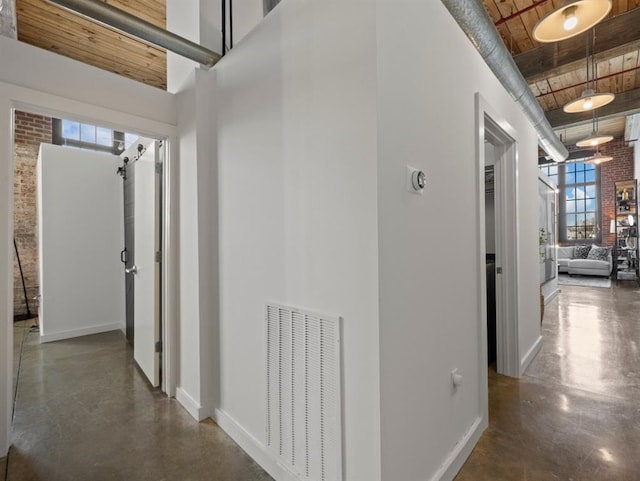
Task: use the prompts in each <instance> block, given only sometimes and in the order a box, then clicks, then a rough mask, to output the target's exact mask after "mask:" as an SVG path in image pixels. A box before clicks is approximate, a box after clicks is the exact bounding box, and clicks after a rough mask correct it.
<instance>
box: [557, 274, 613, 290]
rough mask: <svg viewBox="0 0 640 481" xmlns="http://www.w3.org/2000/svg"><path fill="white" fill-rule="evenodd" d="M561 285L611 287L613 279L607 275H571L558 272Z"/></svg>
mask: <svg viewBox="0 0 640 481" xmlns="http://www.w3.org/2000/svg"><path fill="white" fill-rule="evenodd" d="M558 285H559V286H579V287H605V288H608V287H611V279H609V278H607V277H595V276H593V277H591V276H573V277H572V276H569V274H558Z"/></svg>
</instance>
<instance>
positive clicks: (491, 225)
mask: <svg viewBox="0 0 640 481" xmlns="http://www.w3.org/2000/svg"><path fill="white" fill-rule="evenodd" d="M484 163H485V165H495V163H496V159H495V148H494V146H493V145H491V144H490V143H489V142H485V144H484ZM495 200H496V196H495V182H494V188H492V189H491V191H490V192H485V194H484V221H485V234H486V235H485V241H486V244H485V246H486V251H487V254H495V253H496V206H495Z"/></svg>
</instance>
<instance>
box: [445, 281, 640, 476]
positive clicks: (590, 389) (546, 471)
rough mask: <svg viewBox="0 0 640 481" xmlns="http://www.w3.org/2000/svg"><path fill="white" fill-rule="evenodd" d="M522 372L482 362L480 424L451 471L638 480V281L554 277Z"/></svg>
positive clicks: (639, 380)
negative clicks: (484, 415) (558, 288)
mask: <svg viewBox="0 0 640 481" xmlns="http://www.w3.org/2000/svg"><path fill="white" fill-rule="evenodd" d="M542 333H543V337H544V343H543V347H542V349H541V351H540V353H539V354H538V355H537V356H536V358H535V359H534V360H533V362H532V363H531V365H530V366H529V368H528V369H527V371H526V373H525V375H524V376H523V377H522V378H521V379H519V380H518V379H512V378H508V377H504V376H500V375H498V374H496V373H495V371H492V370H490V375H489V428H488V429H487V430H486V431H485V432H484V434H483V435H482V437H481V438H480V441H479V443H478V444H477V445H476V447H475V449H474V450H473V453H472V454H471V456H470V457H469V459H468V460H467V462H466V463H465V465H464V466H463V468H462V470H461V471H460V472H459V473H458V476H457V477H456V478H455V481H484V480H491V481H498V480H499V481H502V480H505V481H552V480H563V481H638V480H640V403H639V399H640V289H638V287H637V285H636V284H635V283H631V282H621V283H620V285H619V286H615V285H614V286H613V288H611V289H600V288H585V287H569V286H562V293H561V294H560V295H559V296H558V297H557V298H556V299H554V300H553V301H551V302H550V303H549V304H547V306H546V309H545V317H544V322H543V329H542Z"/></svg>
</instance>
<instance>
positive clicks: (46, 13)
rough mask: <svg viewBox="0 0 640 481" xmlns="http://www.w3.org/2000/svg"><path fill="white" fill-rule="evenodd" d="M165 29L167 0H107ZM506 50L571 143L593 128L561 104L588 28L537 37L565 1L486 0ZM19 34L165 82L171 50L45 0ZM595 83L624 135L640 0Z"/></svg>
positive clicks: (621, 20) (604, 127)
mask: <svg viewBox="0 0 640 481" xmlns="http://www.w3.org/2000/svg"><path fill="white" fill-rule="evenodd" d="M104 1H105V2H106V3H109V4H111V5H113V6H114V7H117V8H121V9H122V10H125V11H127V12H129V13H131V14H133V15H136V16H138V17H140V18H143V19H144V20H147V21H149V22H151V23H153V24H155V25H157V26H159V27H162V28H165V25H166V8H165V0H104ZM483 2H484V5H485V7H486V9H487V11H488V12H489V15H490V16H491V18H492V19H493V22H494V24H495V25H496V27H497V29H498V31H499V32H500V34H501V36H502V38H503V40H504V43H505V45H506V46H507V49H508V50H509V51H510V52H511V53H512V55H513V56H514V60H515V62H516V64H517V65H518V68H519V69H520V71H521V72H522V74H523V75H524V77H525V78H526V79H527V82H528V83H529V86H530V88H531V90H532V91H533V93H534V95H535V96H536V98H537V99H538V101H539V102H540V105H541V106H542V108H543V110H544V111H545V112H546V114H547V118H548V119H549V121H550V123H551V125H552V126H553V127H554V128H555V129H556V132H557V133H558V134H559V135H560V136H561V139H562V140H563V142H564V143H565V144H567V145H570V144H572V143H575V141H576V140H577V139H579V138H582V137H585V136H586V135H588V134H589V133H590V131H591V127H592V116H591V113H586V114H565V113H564V112H563V111H562V105H563V104H565V103H566V102H567V101H569V100H572V99H574V98H577V97H579V96H580V94H581V93H582V90H583V89H584V88H585V81H586V59H585V54H586V39H587V34H582V35H578V36H577V37H574V38H572V39H568V40H565V41H562V42H558V43H554V44H541V43H538V42H537V41H536V40H534V39H533V35H532V32H533V27H534V25H535V24H536V22H537V21H538V20H539V19H540V17H542V16H544V15H545V14H546V13H548V12H550V11H552V10H554V9H555V8H557V7H559V6H560V5H561V4H562V0H483ZM16 10H17V15H18V38H19V40H22V41H24V42H26V43H30V44H32V45H36V46H38V47H42V48H45V49H47V50H52V51H55V52H57V53H60V54H62V55H66V56H68V57H72V58H74V59H77V60H80V61H82V62H85V63H88V64H91V65H94V66H96V67H99V68H103V69H105V70H109V71H111V72H115V73H118V74H120V75H124V76H126V77H129V78H132V79H135V80H138V81H141V82H144V83H146V84H148V85H153V86H155V87H159V88H163V89H164V88H166V53H165V52H164V50H162V49H160V48H157V47H154V46H151V45H149V44H147V43H145V42H142V41H139V40H137V39H135V38H132V37H129V36H127V35H125V34H122V33H119V32H116V31H114V30H112V29H110V28H108V27H104V26H102V25H100V24H97V23H95V22H92V21H90V20H87V19H85V18H83V17H80V16H78V15H76V14H74V13H71V12H69V11H66V10H64V9H62V8H60V7H57V6H55V5H52V4H50V3H48V2H47V1H46V0H16ZM591 50H592V51H593V52H594V53H595V60H596V77H597V89H598V90H599V91H601V92H605V91H610V92H613V93H615V94H616V99H615V100H614V102H612V103H611V104H609V105H607V106H605V107H602V108H600V109H599V110H598V116H599V119H600V121H599V130H600V131H601V132H603V133H609V134H611V135H614V136H616V137H618V136H622V135H623V134H624V125H625V118H626V115H628V114H630V113H634V112H637V111H640V0H613V8H612V10H611V13H610V14H609V16H608V17H607V18H606V19H605V20H604V21H603V22H602V23H600V24H599V25H598V26H597V27H596V29H595V42H594V43H593V46H592V48H591Z"/></svg>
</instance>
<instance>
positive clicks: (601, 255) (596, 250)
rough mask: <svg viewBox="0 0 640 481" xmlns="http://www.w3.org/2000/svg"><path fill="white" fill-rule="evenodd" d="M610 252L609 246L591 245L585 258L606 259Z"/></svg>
mask: <svg viewBox="0 0 640 481" xmlns="http://www.w3.org/2000/svg"><path fill="white" fill-rule="evenodd" d="M610 253H611V247H598V246H596V245H594V246H592V247H591V250H590V251H589V254H587V259H593V260H596V261H606V260H607V259H608V258H609V254H610Z"/></svg>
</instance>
